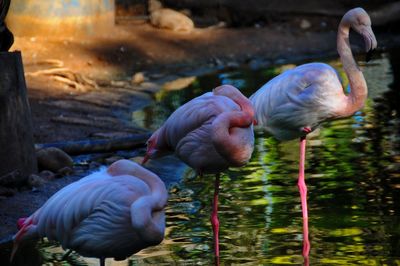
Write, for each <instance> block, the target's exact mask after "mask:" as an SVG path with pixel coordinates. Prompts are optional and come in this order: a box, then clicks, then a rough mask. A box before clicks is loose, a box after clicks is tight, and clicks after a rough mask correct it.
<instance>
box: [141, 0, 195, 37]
mask: <svg viewBox="0 0 400 266" xmlns="http://www.w3.org/2000/svg"><path fill="white" fill-rule="evenodd" d="M149 12H150V23H151V25H153V26H154V27H157V28H162V29H169V30H173V31H181V32H191V31H192V30H193V28H194V23H193V21H192V20H191V19H190V18H189V17H188V16H186V15H185V14H183V13H181V12H178V11H175V10H172V9H169V8H163V7H162V5H161V3H160V2H159V1H157V0H149Z"/></svg>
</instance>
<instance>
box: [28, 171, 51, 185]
mask: <svg viewBox="0 0 400 266" xmlns="http://www.w3.org/2000/svg"><path fill="white" fill-rule="evenodd" d="M47 181H48V180H46V179H44V178H43V177H41V176H38V175H35V174H32V175H30V176H29V177H28V185H29V186H30V187H33V188H39V187H41V186H43V185H44V184H45V183H46V182H47Z"/></svg>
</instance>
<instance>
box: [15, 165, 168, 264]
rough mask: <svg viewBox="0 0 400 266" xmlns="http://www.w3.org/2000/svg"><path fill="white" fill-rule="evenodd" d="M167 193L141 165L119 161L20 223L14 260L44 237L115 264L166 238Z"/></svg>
mask: <svg viewBox="0 0 400 266" xmlns="http://www.w3.org/2000/svg"><path fill="white" fill-rule="evenodd" d="M167 198H168V194H167V190H166V188H165V185H164V183H163V182H162V181H161V179H160V178H159V177H158V176H157V175H155V174H153V173H152V172H150V171H148V170H146V169H145V168H143V167H141V166H140V165H138V164H136V163H134V162H132V161H128V160H119V161H117V162H115V163H113V164H112V165H110V167H109V168H108V169H103V170H100V171H98V172H95V173H93V174H91V175H89V176H86V177H84V178H82V179H81V180H79V181H77V182H74V183H72V184H70V185H68V186H66V187H64V188H63V189H61V190H60V191H58V192H57V193H56V194H54V195H53V196H52V197H51V198H50V199H49V200H47V202H46V203H45V204H44V205H43V206H42V207H41V208H40V209H38V210H37V211H36V212H35V213H33V214H32V215H31V216H29V217H28V218H21V219H20V220H19V221H18V225H19V226H20V230H19V231H18V233H17V234H16V235H15V236H14V248H13V251H12V255H11V259H12V258H13V256H14V254H15V252H16V250H17V248H18V245H19V244H20V243H21V242H23V241H26V240H33V239H37V238H41V237H47V238H49V239H50V240H57V241H59V242H60V243H61V245H62V247H63V248H64V249H72V250H75V251H77V252H78V253H79V254H81V255H83V256H87V257H97V258H99V259H100V264H101V265H104V263H105V258H108V257H114V258H115V259H117V260H121V259H125V258H126V257H128V256H130V255H132V254H133V253H136V252H138V251H139V250H141V249H143V248H146V247H148V246H152V245H156V244H159V243H160V242H161V241H162V240H163V238H164V230H165V214H164V207H165V205H166V203H167Z"/></svg>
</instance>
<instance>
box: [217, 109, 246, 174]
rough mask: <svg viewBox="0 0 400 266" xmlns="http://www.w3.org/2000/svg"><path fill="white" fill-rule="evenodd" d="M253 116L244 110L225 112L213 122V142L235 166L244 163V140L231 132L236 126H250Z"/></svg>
mask: <svg viewBox="0 0 400 266" xmlns="http://www.w3.org/2000/svg"><path fill="white" fill-rule="evenodd" d="M252 122H253V118H252V117H251V116H249V115H248V114H247V113H246V112H243V111H232V112H225V113H222V114H221V115H219V116H218V117H217V118H216V119H215V120H214V122H213V136H212V141H213V144H214V146H215V148H216V150H217V151H218V153H219V154H220V155H222V157H224V158H225V160H227V161H228V162H229V163H230V164H232V165H233V166H241V165H243V163H244V161H243V155H242V152H243V150H242V142H243V139H242V138H241V137H240V136H235V135H234V134H231V132H230V131H231V129H232V128H234V127H241V128H246V127H250V126H251V124H252Z"/></svg>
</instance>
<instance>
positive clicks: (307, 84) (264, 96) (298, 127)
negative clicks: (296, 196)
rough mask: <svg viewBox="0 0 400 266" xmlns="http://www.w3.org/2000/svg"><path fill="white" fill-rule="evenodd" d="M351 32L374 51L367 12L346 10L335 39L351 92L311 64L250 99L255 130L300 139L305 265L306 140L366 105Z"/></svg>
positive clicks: (364, 85)
mask: <svg viewBox="0 0 400 266" xmlns="http://www.w3.org/2000/svg"><path fill="white" fill-rule="evenodd" d="M350 28H352V29H353V30H355V32H357V33H358V34H360V35H362V36H363V37H364V42H365V48H366V51H367V52H369V51H372V50H373V49H375V48H376V46H377V42H376V39H375V35H374V33H373V31H372V28H371V20H370V18H369V16H368V14H367V12H365V10H364V9H362V8H354V9H351V10H350V11H348V12H347V13H346V14H345V15H344V16H343V18H342V20H341V22H340V24H339V28H338V34H337V50H338V53H339V55H340V60H341V62H342V64H343V69H344V71H345V73H346V75H347V77H348V79H349V83H350V88H351V91H350V93H349V94H348V95H346V94H345V93H344V90H343V87H342V84H341V82H340V79H339V77H338V75H337V73H336V71H335V70H334V69H333V68H332V67H331V66H329V65H327V64H323V63H310V64H304V65H301V66H298V67H296V68H294V69H291V70H288V71H285V72H284V73H282V74H280V75H279V76H277V77H275V78H273V79H272V80H270V81H269V82H268V83H266V84H265V85H264V86H262V87H261V88H260V89H259V90H258V91H257V92H255V93H254V94H253V95H252V96H251V97H250V101H251V102H252V104H253V106H254V109H255V116H256V120H257V121H258V125H260V126H262V127H263V128H264V129H265V130H266V131H268V132H269V133H271V134H272V135H274V136H275V137H276V138H277V139H279V140H290V139H295V138H300V161H299V178H298V187H299V190H300V197H301V206H302V215H303V221H304V224H303V232H304V240H303V241H304V247H303V248H304V249H303V256H304V257H305V259H306V260H307V261H308V252H309V248H310V245H309V241H308V211H307V187H306V184H305V179H304V162H305V150H306V135H307V134H308V133H310V132H312V131H313V130H315V129H316V128H317V127H318V126H319V125H320V124H321V123H322V122H324V121H327V120H332V119H338V118H343V117H348V116H351V115H353V114H354V113H355V112H356V111H358V110H360V109H361V108H362V107H363V106H364V103H365V100H366V98H367V95H368V89H367V83H366V81H365V78H364V76H363V73H362V72H361V70H360V68H359V67H358V65H357V63H356V62H355V60H354V57H353V54H352V52H351V47H350V43H349V30H350Z"/></svg>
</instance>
